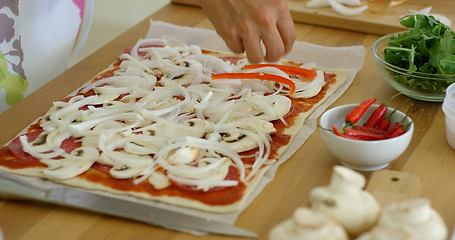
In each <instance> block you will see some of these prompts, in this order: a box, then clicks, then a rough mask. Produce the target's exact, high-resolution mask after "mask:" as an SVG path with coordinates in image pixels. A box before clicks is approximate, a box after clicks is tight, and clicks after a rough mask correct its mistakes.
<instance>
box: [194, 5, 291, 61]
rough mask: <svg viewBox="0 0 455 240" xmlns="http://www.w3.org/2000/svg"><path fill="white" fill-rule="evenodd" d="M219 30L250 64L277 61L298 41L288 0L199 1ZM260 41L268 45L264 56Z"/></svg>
mask: <svg viewBox="0 0 455 240" xmlns="http://www.w3.org/2000/svg"><path fill="white" fill-rule="evenodd" d="M199 4H200V5H201V7H202V9H203V10H204V12H205V14H206V15H207V17H208V19H209V20H210V21H211V22H212V24H213V25H214V26H215V29H216V31H217V33H218V34H219V35H220V36H221V37H222V38H223V39H224V41H225V42H226V45H227V46H228V47H229V48H230V49H231V50H232V51H233V52H235V53H243V52H246V54H247V57H248V60H249V61H250V62H251V63H258V62H261V61H263V60H265V61H268V62H275V61H278V60H279V59H280V58H281V57H282V56H283V55H285V54H286V53H288V52H289V51H290V50H291V49H292V46H293V44H294V41H295V28H294V22H293V20H292V17H291V15H290V12H289V9H288V7H287V4H286V0H199ZM261 42H262V43H263V44H264V46H265V56H264V52H263V48H262V45H261Z"/></svg>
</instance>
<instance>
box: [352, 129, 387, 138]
mask: <svg viewBox="0 0 455 240" xmlns="http://www.w3.org/2000/svg"><path fill="white" fill-rule="evenodd" d="M344 133H345V135H348V136H352V137H356V138H359V139H362V140H381V139H384V135H383V134H376V133H371V132H366V131H362V130H358V129H353V128H345V129H344Z"/></svg>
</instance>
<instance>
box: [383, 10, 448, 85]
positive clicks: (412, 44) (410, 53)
mask: <svg viewBox="0 0 455 240" xmlns="http://www.w3.org/2000/svg"><path fill="white" fill-rule="evenodd" d="M401 25H403V26H404V27H407V28H409V30H408V31H404V32H402V33H399V34H397V35H394V36H392V37H390V38H389V44H388V46H387V47H386V48H385V49H384V60H385V61H386V62H388V63H390V64H392V65H394V66H397V67H400V68H403V69H407V70H408V74H411V73H415V72H420V73H429V74H443V75H455V32H454V31H452V30H451V29H450V28H449V27H448V26H446V25H444V24H443V23H441V22H439V21H438V20H437V19H436V18H435V17H433V16H426V15H421V14H416V15H408V16H405V17H403V18H402V19H401ZM396 80H397V81H399V82H401V83H402V84H406V85H408V86H410V87H411V88H414V89H417V90H424V91H428V92H432V93H444V92H445V89H446V88H447V87H448V86H449V85H450V84H451V83H453V82H455V78H454V77H453V76H448V77H447V81H444V80H443V81H432V80H429V79H416V78H412V77H410V76H399V77H398V76H397V77H396Z"/></svg>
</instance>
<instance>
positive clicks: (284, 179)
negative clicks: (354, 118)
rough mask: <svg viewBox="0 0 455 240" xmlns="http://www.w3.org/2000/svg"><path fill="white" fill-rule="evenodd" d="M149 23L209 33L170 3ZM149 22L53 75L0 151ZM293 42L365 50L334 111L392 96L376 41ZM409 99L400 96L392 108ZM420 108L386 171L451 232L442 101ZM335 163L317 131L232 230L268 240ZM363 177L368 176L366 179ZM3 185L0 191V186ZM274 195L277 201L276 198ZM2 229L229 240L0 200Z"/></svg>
mask: <svg viewBox="0 0 455 240" xmlns="http://www.w3.org/2000/svg"><path fill="white" fill-rule="evenodd" d="M151 17H152V18H153V19H154V20H162V21H165V22H169V23H173V24H177V25H182V26H190V27H200V28H208V29H212V26H211V24H210V22H209V21H208V20H207V19H206V17H205V15H204V14H203V12H202V11H201V10H200V9H198V8H194V7H188V6H181V5H176V4H169V5H167V6H166V7H164V8H163V9H161V10H160V11H158V12H156V13H155V14H153V15H152V16H151ZM148 27H149V19H145V20H144V21H143V22H141V23H140V24H138V25H137V26H135V27H133V28H132V29H130V30H129V31H127V32H126V33H124V34H122V35H121V36H119V37H118V38H116V39H115V40H114V41H112V42H110V43H108V44H107V45H106V46H105V47H103V48H102V49H100V50H99V51H97V52H95V53H94V54H92V55H91V56H89V57H88V58H87V59H85V60H83V61H82V62H80V63H78V64H77V65H75V66H74V67H72V68H71V69H69V70H67V71H66V72H65V73H63V74H62V75H60V76H58V77H57V78H55V79H54V80H52V81H51V82H49V83H48V84H47V85H45V86H43V87H42V88H41V89H39V90H38V91H36V92H35V93H33V94H32V95H30V96H29V97H27V98H26V99H24V100H23V101H21V102H20V103H18V104H17V105H15V106H14V107H12V108H10V109H9V110H7V111H6V112H4V113H3V114H1V115H0V126H1V129H0V131H1V133H0V145H3V144H5V143H6V142H8V141H9V140H10V139H11V138H13V137H14V136H15V135H17V134H18V133H19V132H20V131H21V130H22V129H23V128H24V127H26V126H27V125H28V124H29V123H30V122H31V121H33V120H34V119H36V118H37V117H39V116H40V115H42V114H44V113H45V112H46V111H47V110H48V108H49V107H50V106H51V104H52V102H53V101H55V100H59V99H62V98H63V97H64V96H66V95H67V94H69V93H70V92H72V91H73V90H75V89H76V88H78V87H80V86H81V85H82V84H83V83H84V82H86V81H87V80H88V79H90V78H91V77H93V76H94V75H95V74H97V73H98V72H99V71H101V70H103V69H104V68H106V67H107V66H108V65H109V64H110V63H112V62H113V61H115V59H116V58H117V56H118V55H119V54H120V53H121V51H122V49H124V48H125V47H127V46H130V45H133V44H134V43H135V42H136V41H137V39H139V38H141V37H144V36H145V34H146V31H147V29H148ZM296 30H297V39H298V40H301V41H307V42H310V43H315V44H319V45H323V46H334V47H335V46H351V45H363V46H364V47H365V49H366V51H365V52H366V58H365V64H364V66H363V68H362V69H361V70H360V71H359V73H358V74H357V77H356V78H355V80H354V82H353V83H352V85H351V86H350V87H349V89H348V90H347V91H346V92H345V93H344V94H343V95H342V96H341V97H340V98H339V99H338V100H337V101H336V102H335V103H334V104H333V105H332V106H337V105H342V104H348V103H356V102H360V101H362V100H364V99H365V98H368V97H376V98H377V99H378V100H379V101H382V100H386V99H388V98H389V97H391V96H393V95H394V94H395V93H396V91H395V90H394V89H393V88H392V87H391V86H390V85H388V84H387V83H386V82H385V80H384V79H383V78H382V77H381V76H380V73H379V71H378V70H377V69H376V65H375V63H374V59H373V56H372V53H371V46H372V44H373V42H374V41H375V40H376V39H378V37H379V36H376V35H369V34H363V33H358V32H350V31H345V30H337V29H330V28H323V27H317V26H311V25H304V24H296ZM406 98H407V97H405V96H400V97H398V98H397V99H395V100H394V101H393V102H392V103H391V105H392V106H397V105H398V104H399V103H400V102H402V101H404V100H405V99H406ZM406 104H407V106H403V107H402V108H406V107H409V105H410V104H414V105H415V106H418V107H419V108H421V109H423V110H424V113H423V114H422V115H421V116H420V118H418V119H417V120H416V121H415V131H414V136H413V138H412V141H411V144H410V146H409V148H408V149H407V150H406V152H405V153H404V154H403V155H402V156H400V158H398V159H397V160H395V161H394V162H392V164H391V165H389V166H388V167H387V169H389V170H395V171H402V172H407V173H412V174H414V175H415V176H417V177H418V179H419V180H420V181H421V188H422V191H421V193H422V196H424V197H428V198H429V199H430V200H431V203H432V206H433V207H434V208H435V209H436V210H437V211H438V212H439V213H440V214H441V216H442V217H443V219H444V220H445V222H446V224H447V226H448V228H449V229H452V227H453V226H454V224H455V150H454V149H452V148H450V147H449V145H448V144H447V142H446V134H445V122H444V114H443V112H442V109H441V103H429V102H422V101H417V100H411V101H409V102H407V103H406ZM336 164H339V162H338V161H337V160H336V158H335V157H334V156H333V155H331V153H329V152H328V150H327V149H326V148H325V147H324V144H323V142H322V140H321V137H320V135H319V132H318V131H316V132H315V133H314V134H313V135H312V136H311V137H310V138H309V139H308V140H307V141H306V142H305V144H304V145H303V146H302V147H301V148H300V149H299V150H298V151H297V152H296V153H295V155H294V156H293V157H292V158H291V159H289V160H288V161H287V162H286V163H285V164H283V165H282V166H280V168H279V170H278V172H277V175H276V177H275V179H274V180H273V181H272V182H271V183H270V184H269V185H268V186H267V187H266V188H265V189H264V191H263V192H262V193H261V194H260V195H259V196H258V197H257V198H256V199H255V200H254V202H253V203H252V204H251V205H250V207H248V208H247V209H246V210H245V211H244V212H243V213H242V214H241V215H240V217H239V218H238V220H237V222H236V223H235V225H236V226H239V227H242V228H245V229H248V230H251V231H253V232H256V233H258V234H259V238H260V239H267V234H268V232H269V230H270V229H271V228H272V227H273V226H274V225H276V224H277V223H278V222H281V221H283V220H284V219H286V218H288V217H289V216H290V215H291V213H292V212H293V211H294V209H295V208H296V207H298V206H306V205H307V204H308V194H309V191H310V190H311V189H312V188H314V187H316V186H321V185H326V184H327V183H328V181H329V178H330V175H331V170H332V166H333V165H336ZM364 174H365V176H366V177H367V178H369V177H370V176H371V173H364ZM0 187H1V186H0ZM278 196H279V197H278ZM0 228H2V229H3V232H4V235H5V239H8V240H10V239H15V240H19V239H24V240H25V239H27V240H30V239H66V240H72V239H84V240H87V239H110V240H114V239H235V238H231V237H227V236H215V235H209V236H202V237H197V236H194V235H191V234H188V233H182V232H176V231H171V230H166V229H163V228H159V227H154V226H150V225H147V224H143V223H138V222H134V221H129V220H125V219H122V218H117V217H110V216H106V215H102V214H98V213H93V212H88V211H81V210H77V209H73V208H68V207H61V206H55V205H51V204H46V203H38V202H30V201H11V200H0Z"/></svg>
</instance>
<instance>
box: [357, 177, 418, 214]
mask: <svg viewBox="0 0 455 240" xmlns="http://www.w3.org/2000/svg"><path fill="white" fill-rule="evenodd" d="M366 191H368V192H369V193H371V194H372V195H373V196H374V197H375V198H376V200H377V201H378V202H379V204H380V205H381V207H385V206H387V205H389V204H391V203H393V202H400V201H404V200H407V199H411V198H416V197H421V187H420V181H419V179H418V178H417V177H416V176H415V175H413V174H411V173H406V172H398V171H391V170H379V171H376V172H374V173H373V174H372V176H371V178H370V180H369V181H368V184H367V186H366Z"/></svg>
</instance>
